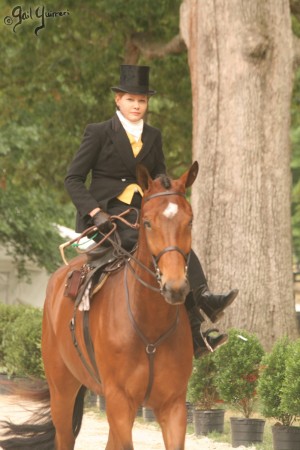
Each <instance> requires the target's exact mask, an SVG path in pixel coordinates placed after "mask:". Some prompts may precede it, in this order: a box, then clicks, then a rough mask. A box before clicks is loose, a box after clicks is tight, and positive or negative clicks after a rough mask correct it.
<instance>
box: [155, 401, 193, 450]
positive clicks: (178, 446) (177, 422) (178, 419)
mask: <svg viewBox="0 0 300 450" xmlns="http://www.w3.org/2000/svg"><path fill="white" fill-rule="evenodd" d="M154 412H155V415H156V418H157V420H158V422H159V424H160V426H161V429H162V434H163V439H164V443H165V447H166V449H167V450H183V449H184V444H185V434H186V423H187V410H186V403H185V398H184V399H178V401H177V402H175V403H172V404H168V405H164V407H163V408H161V409H159V410H155V411H154Z"/></svg>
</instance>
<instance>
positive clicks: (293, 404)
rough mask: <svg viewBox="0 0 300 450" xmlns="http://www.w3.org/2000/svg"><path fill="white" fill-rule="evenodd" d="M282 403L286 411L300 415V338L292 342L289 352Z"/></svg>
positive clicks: (296, 415)
mask: <svg viewBox="0 0 300 450" xmlns="http://www.w3.org/2000/svg"><path fill="white" fill-rule="evenodd" d="M281 404H282V408H283V410H284V411H285V412H286V413H288V414H291V415H293V416H295V417H300V339H298V340H297V341H295V342H293V343H292V344H291V346H290V350H289V352H288V354H287V359H286V367H285V377H284V381H283V385H282V390H281Z"/></svg>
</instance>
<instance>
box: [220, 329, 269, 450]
mask: <svg viewBox="0 0 300 450" xmlns="http://www.w3.org/2000/svg"><path fill="white" fill-rule="evenodd" d="M228 334H229V338H228V342H227V343H226V345H223V346H222V347H220V348H219V349H218V350H217V351H216V352H215V356H214V360H215V363H216V366H217V369H218V370H217V375H216V378H215V383H216V386H217V389H218V392H219V394H220V397H221V399H222V400H223V401H224V402H226V403H228V404H229V405H231V407H232V408H233V409H236V410H237V411H239V412H241V413H242V415H243V416H244V417H242V418H240V417H231V418H230V423H231V439H232V446H233V447H238V446H239V445H250V444H252V443H259V442H262V440H263V432H264V425H265V420H262V419H254V418H252V417H251V416H252V414H253V411H254V405H255V402H256V400H257V395H256V389H257V383H258V375H259V368H260V364H261V359H262V357H263V355H264V350H263V347H262V345H261V343H260V342H259V340H258V338H257V336H256V335H255V334H252V333H249V332H247V331H245V330H239V329H236V328H232V329H230V330H229V333H228Z"/></svg>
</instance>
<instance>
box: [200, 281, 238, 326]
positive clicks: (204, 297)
mask: <svg viewBox="0 0 300 450" xmlns="http://www.w3.org/2000/svg"><path fill="white" fill-rule="evenodd" d="M193 293H194V298H195V302H196V304H197V306H198V307H199V308H201V309H202V310H203V311H204V313H205V314H206V315H207V316H208V317H209V319H210V320H211V321H212V322H213V323H215V322H217V321H218V320H219V319H221V317H222V316H223V315H224V309H225V308H227V307H228V306H229V305H231V303H232V302H233V301H234V299H235V298H236V296H237V295H238V293H239V291H238V289H233V290H232V291H230V292H228V293H227V294H212V293H211V292H210V291H209V289H208V287H207V284H203V285H201V286H199V287H198V288H197V289H195V290H194V291H193Z"/></svg>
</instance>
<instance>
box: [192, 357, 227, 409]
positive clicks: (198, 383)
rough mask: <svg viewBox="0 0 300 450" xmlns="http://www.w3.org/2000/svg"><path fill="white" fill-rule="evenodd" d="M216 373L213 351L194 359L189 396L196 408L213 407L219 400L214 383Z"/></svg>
mask: <svg viewBox="0 0 300 450" xmlns="http://www.w3.org/2000/svg"><path fill="white" fill-rule="evenodd" d="M216 373H217V368H216V365H215V362H214V354H213V353H209V354H208V355H205V356H203V357H202V358H199V359H194V364H193V372H192V375H191V378H190V380H189V385H188V395H187V397H188V400H189V401H190V402H191V403H193V404H194V405H195V406H196V408H198V409H206V410H207V409H212V408H213V407H214V406H215V405H216V403H218V402H219V400H220V399H219V394H218V391H217V389H216V387H215V385H214V378H215V376H216Z"/></svg>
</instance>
